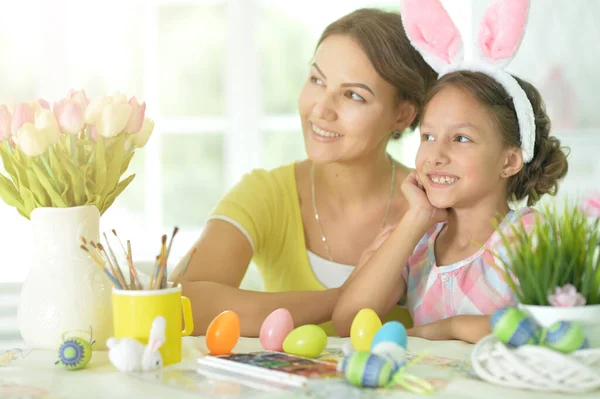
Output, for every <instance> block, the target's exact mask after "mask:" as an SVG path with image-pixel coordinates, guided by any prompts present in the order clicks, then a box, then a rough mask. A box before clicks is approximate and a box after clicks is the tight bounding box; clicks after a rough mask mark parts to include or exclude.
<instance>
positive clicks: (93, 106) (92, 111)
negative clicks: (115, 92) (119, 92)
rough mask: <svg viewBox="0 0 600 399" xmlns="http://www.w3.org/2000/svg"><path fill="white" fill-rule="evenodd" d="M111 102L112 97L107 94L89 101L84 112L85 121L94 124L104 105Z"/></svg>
mask: <svg viewBox="0 0 600 399" xmlns="http://www.w3.org/2000/svg"><path fill="white" fill-rule="evenodd" d="M111 102H112V99H111V98H110V97H108V96H102V97H98V98H96V99H94V100H93V101H92V102H90V104H89V105H88V106H87V108H86V109H85V112H84V119H85V123H87V124H88V125H95V124H96V121H97V120H98V117H99V116H100V113H101V112H102V110H103V109H104V107H105V106H106V105H107V104H110V103H111Z"/></svg>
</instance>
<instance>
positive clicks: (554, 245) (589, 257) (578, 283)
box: [496, 195, 600, 347]
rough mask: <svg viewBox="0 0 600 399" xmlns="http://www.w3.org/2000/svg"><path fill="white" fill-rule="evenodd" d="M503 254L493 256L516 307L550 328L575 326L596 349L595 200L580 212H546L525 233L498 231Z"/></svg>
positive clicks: (599, 312) (599, 265)
mask: <svg viewBox="0 0 600 399" xmlns="http://www.w3.org/2000/svg"><path fill="white" fill-rule="evenodd" d="M500 235H501V237H502V240H503V243H504V246H505V248H506V252H505V253H504V254H502V255H500V254H496V256H497V258H499V259H500V261H501V263H502V266H503V267H504V270H505V272H506V273H507V276H506V277H507V278H506V281H507V282H508V284H509V285H510V286H511V288H512V290H513V291H514V293H515V295H516V297H517V299H518V301H519V307H521V308H522V309H523V310H525V311H526V312H528V313H529V314H530V315H531V316H532V317H533V318H535V319H536V321H537V322H538V324H540V325H541V326H543V327H549V326H550V325H551V324H553V323H554V322H556V321H577V322H579V323H581V325H582V326H583V328H584V330H585V333H586V336H587V337H588V339H589V340H590V345H591V346H592V347H600V196H598V195H596V196H591V197H589V198H588V199H586V200H585V201H584V202H583V203H582V206H573V205H569V204H567V205H566V206H565V207H564V209H561V210H558V209H557V207H556V206H555V205H554V206H546V207H544V208H543V210H542V211H541V212H540V213H539V214H538V215H536V219H535V222H534V223H533V226H531V228H530V229H526V228H525V226H523V225H515V226H513V227H512V229H510V230H509V231H506V230H505V231H504V232H503V231H500Z"/></svg>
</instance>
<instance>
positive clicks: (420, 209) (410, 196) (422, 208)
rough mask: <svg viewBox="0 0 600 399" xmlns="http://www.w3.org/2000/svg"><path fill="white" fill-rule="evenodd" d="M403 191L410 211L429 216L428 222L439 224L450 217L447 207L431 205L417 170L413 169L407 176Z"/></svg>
mask: <svg viewBox="0 0 600 399" xmlns="http://www.w3.org/2000/svg"><path fill="white" fill-rule="evenodd" d="M402 192H403V193H404V196H405V197H406V200H407V201H408V206H409V212H414V213H415V214H417V215H419V216H428V223H430V224H437V223H441V222H443V221H445V220H446V219H447V218H448V212H447V211H446V209H440V208H436V207H434V206H433V205H431V202H429V199H428V198H427V193H426V192H425V189H424V188H423V185H422V184H421V182H420V181H419V176H418V175H417V172H415V171H413V172H411V173H410V174H409V175H408V176H407V177H406V179H405V180H404V182H403V183H402Z"/></svg>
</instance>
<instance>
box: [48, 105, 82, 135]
mask: <svg viewBox="0 0 600 399" xmlns="http://www.w3.org/2000/svg"><path fill="white" fill-rule="evenodd" d="M83 113H84V109H83V108H82V107H81V104H79V103H77V102H75V101H73V100H62V101H60V102H58V103H56V104H54V115H56V120H57V121H58V125H59V126H60V130H61V131H62V132H63V133H66V134H77V133H79V132H80V131H81V129H83V126H84V123H85V121H84V115H83Z"/></svg>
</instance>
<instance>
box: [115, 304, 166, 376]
mask: <svg viewBox="0 0 600 399" xmlns="http://www.w3.org/2000/svg"><path fill="white" fill-rule="evenodd" d="M166 324H167V322H166V320H165V318H164V317H162V316H158V317H156V318H155V319H154V321H153V322H152V328H151V329H150V337H149V338H148V345H145V346H144V344H142V343H141V342H140V341H138V340H137V339H135V338H121V339H116V338H109V339H108V341H107V342H106V346H108V348H109V350H108V359H109V360H110V362H111V363H112V365H113V366H115V367H116V368H117V370H119V371H124V372H130V371H147V370H153V369H157V368H160V367H162V364H163V362H162V356H161V354H160V352H159V350H158V349H159V348H160V347H161V346H162V345H163V344H164V342H165V339H166V337H165V328H166Z"/></svg>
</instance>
